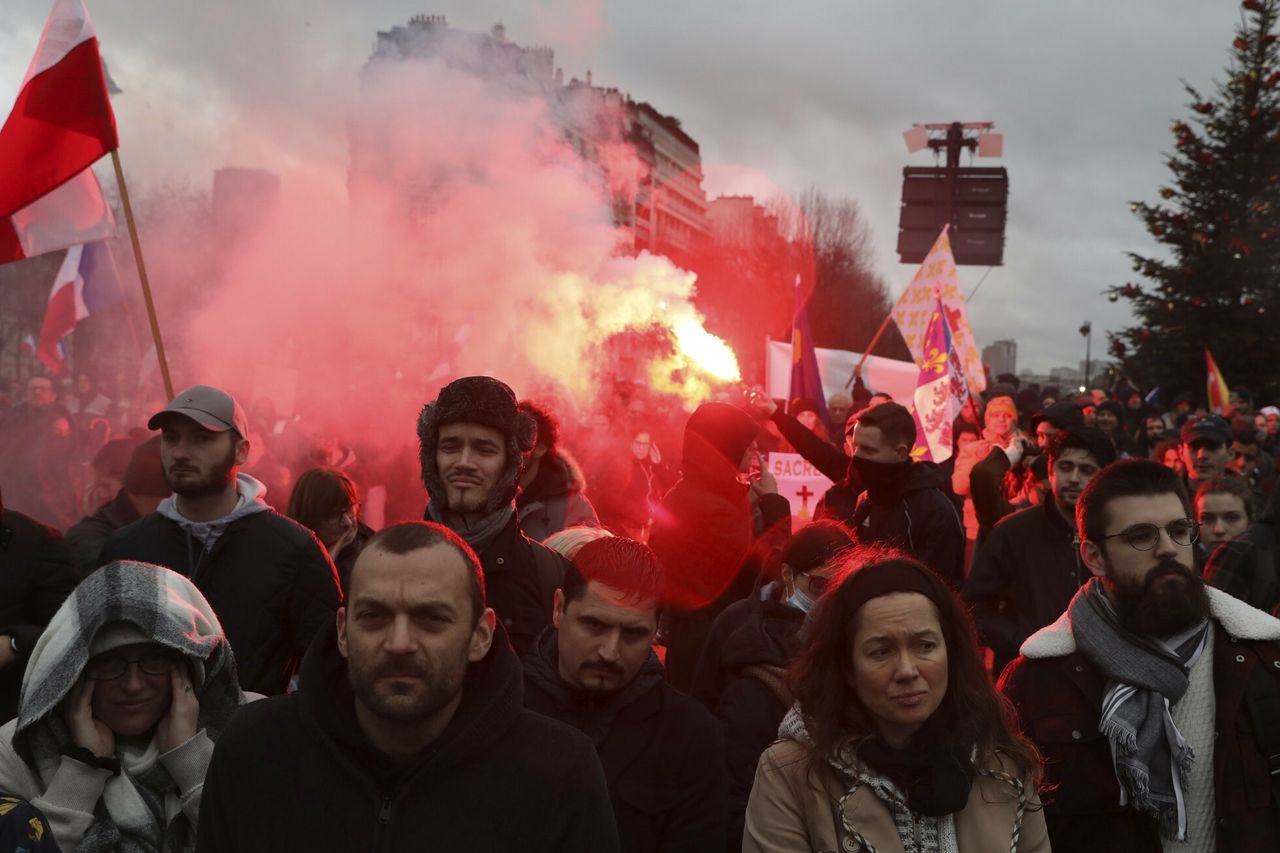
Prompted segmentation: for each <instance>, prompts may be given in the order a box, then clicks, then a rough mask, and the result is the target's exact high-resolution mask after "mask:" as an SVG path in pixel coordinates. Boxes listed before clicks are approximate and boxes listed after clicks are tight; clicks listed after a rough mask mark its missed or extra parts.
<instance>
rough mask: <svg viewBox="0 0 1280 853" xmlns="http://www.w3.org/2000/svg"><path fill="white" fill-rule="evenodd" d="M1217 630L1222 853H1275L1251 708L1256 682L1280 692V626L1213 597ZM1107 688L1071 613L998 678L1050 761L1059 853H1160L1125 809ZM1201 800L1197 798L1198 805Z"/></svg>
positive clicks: (1277, 836)
mask: <svg viewBox="0 0 1280 853" xmlns="http://www.w3.org/2000/svg"><path fill="white" fill-rule="evenodd" d="M1209 611H1210V618H1211V620H1212V623H1213V631H1214V640H1213V689H1214V697H1215V709H1214V714H1215V729H1216V730H1215V736H1214V749H1213V780H1214V800H1215V808H1216V811H1217V814H1216V825H1217V850H1218V851H1219V853H1263V851H1267V853H1275V851H1276V850H1278V849H1280V829H1278V827H1280V823H1278V822H1277V821H1278V819H1280V814H1278V813H1277V809H1276V807H1275V805H1274V803H1273V801H1272V797H1271V779H1270V775H1269V768H1268V766H1267V757H1266V756H1265V755H1263V754H1262V752H1261V751H1260V749H1259V744H1258V743H1257V741H1256V740H1255V738H1254V731H1255V728H1256V722H1255V721H1254V720H1253V719H1252V718H1251V715H1250V713H1249V711H1248V710H1247V706H1246V704H1245V687H1246V684H1248V683H1249V681H1250V679H1251V678H1254V677H1256V678H1261V679H1266V680H1269V681H1272V682H1274V683H1280V622H1277V620H1275V619H1273V618H1271V617H1269V616H1267V615H1266V614H1264V613H1262V612H1260V611H1258V610H1255V609H1254V608H1251V607H1248V606H1247V605H1244V604H1242V603H1240V602H1238V601H1236V600H1235V599H1233V598H1231V597H1230V596H1227V595H1225V594H1223V593H1220V592H1218V591H1217V590H1213V589H1210V590H1209ZM1106 689H1107V682H1106V678H1105V677H1104V676H1103V674H1102V673H1101V671H1100V670H1099V669H1098V668H1097V667H1096V666H1095V665H1094V664H1093V663H1092V662H1091V661H1090V660H1089V659H1088V658H1087V657H1085V655H1084V654H1083V653H1082V652H1080V651H1079V650H1078V649H1077V648H1076V643H1075V637H1074V636H1073V635H1072V633H1071V627H1070V620H1069V619H1068V618H1067V615H1066V614H1065V613H1064V614H1063V615H1062V617H1061V618H1060V619H1059V620H1058V621H1057V622H1055V623H1054V624H1052V625H1050V626H1048V627H1046V628H1043V629H1042V630H1040V631H1039V632H1037V633H1036V634H1034V635H1032V637H1031V639H1029V640H1027V642H1026V643H1024V644H1023V646H1022V656H1021V657H1019V658H1018V659H1017V660H1015V661H1014V662H1013V663H1011V664H1010V665H1009V667H1008V669H1006V670H1005V672H1004V674H1003V675H1002V676H1001V678H1000V690H1001V692H1003V693H1004V694H1005V696H1007V697H1008V698H1009V699H1010V700H1011V701H1012V702H1013V705H1014V708H1015V709H1016V710H1017V713H1018V717H1019V718H1020V720H1021V723H1022V729H1023V731H1024V732H1025V733H1026V734H1027V736H1028V737H1030V738H1031V739H1032V740H1033V741H1035V744H1036V746H1037V747H1039V749H1040V752H1041V753H1042V754H1043V755H1044V758H1045V782H1046V784H1047V785H1056V786H1057V790H1054V791H1050V792H1049V793H1047V794H1046V795H1045V799H1046V803H1045V817H1046V819H1047V821H1048V825H1049V838H1050V840H1051V841H1052V842H1053V846H1054V847H1055V848H1056V849H1058V850H1089V851H1096V853H1108V851H1116V853H1161V850H1162V843H1161V839H1160V833H1159V829H1158V827H1157V825H1156V821H1155V819H1154V818H1152V817H1150V816H1148V815H1145V814H1142V813H1140V812H1137V811H1135V810H1133V809H1132V808H1129V807H1123V806H1121V805H1120V784H1119V782H1117V781H1116V773H1115V767H1114V764H1113V761H1112V757H1111V746H1110V742H1109V741H1108V740H1107V738H1106V737H1104V736H1103V735H1102V734H1101V733H1100V732H1099V730H1098V723H1099V720H1100V717H1101V710H1102V700H1103V696H1104V694H1105V693H1106ZM1194 793H1195V792H1194V791H1193V792H1192V794H1193V795H1194Z"/></svg>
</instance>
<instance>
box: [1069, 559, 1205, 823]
mask: <svg viewBox="0 0 1280 853" xmlns="http://www.w3.org/2000/svg"><path fill="white" fill-rule="evenodd" d="M1067 613H1068V615H1069V617H1070V620H1071V632H1072V634H1074V635H1075V639H1076V645H1077V646H1078V647H1079V649H1080V651H1081V652H1082V653H1083V654H1084V655H1085V657H1087V658H1088V659H1089V660H1090V661H1092V662H1093V664H1094V665H1095V666H1097V667H1098V668H1099V669H1100V670H1102V673H1103V675H1105V676H1106V678H1107V691H1106V694H1105V695H1104V696H1103V699H1102V715H1101V716H1102V718H1101V721H1100V722H1099V723H1098V730H1099V731H1100V732H1102V734H1103V735H1105V736H1106V737H1107V739H1108V740H1109V741H1110V742H1111V756H1112V759H1113V761H1114V762H1115V771H1116V778H1117V779H1118V780H1119V782H1120V805H1122V806H1123V805H1127V804H1129V803H1132V804H1133V806H1134V808H1136V809H1138V810H1139V811H1141V812H1144V813H1145V814H1149V815H1151V816H1152V817H1154V818H1156V820H1157V821H1159V823H1160V830H1161V832H1162V834H1164V835H1165V837H1167V838H1176V839H1177V840H1179V841H1184V840H1186V837H1187V807H1186V799H1185V798H1186V787H1187V778H1188V777H1189V775H1190V773H1191V763H1192V762H1193V761H1194V760H1195V754H1194V751H1193V750H1192V749H1191V745H1190V744H1188V743H1187V741H1186V739H1185V738H1184V737H1183V736H1182V733H1181V732H1179V731H1178V728H1177V726H1175V725H1174V724H1173V716H1172V714H1171V713H1170V711H1169V709H1170V706H1171V705H1173V704H1175V703H1176V702H1177V701H1178V700H1179V699H1181V698H1182V695H1183V694H1184V693H1186V692H1187V686H1188V684H1189V683H1190V673H1191V667H1192V666H1193V665H1194V664H1195V662H1196V659H1197V658H1198V657H1199V656H1200V653H1201V652H1202V651H1203V650H1204V643H1205V637H1207V636H1208V631H1209V622H1208V620H1205V621H1204V622H1202V623H1200V624H1199V625H1196V626H1195V627H1194V628H1191V629H1190V630H1188V631H1186V632H1184V633H1182V634H1179V635H1178V636H1176V637H1171V638H1168V639H1164V640H1162V639H1160V638H1158V637H1144V636H1139V635H1136V634H1133V633H1130V632H1129V631H1126V630H1125V629H1124V628H1123V627H1121V625H1120V619H1119V617H1118V616H1117V615H1116V609H1115V605H1114V604H1113V603H1112V601H1111V598H1110V596H1108V595H1107V593H1106V590H1105V588H1104V587H1103V585H1102V581H1101V580H1100V579H1098V578H1093V579H1091V580H1090V581H1089V582H1088V583H1087V584H1085V585H1084V586H1083V587H1081V589H1080V591H1079V592H1077V593H1076V595H1075V597H1074V598H1073V599H1072V600H1071V604H1070V605H1069V606H1068V608H1067Z"/></svg>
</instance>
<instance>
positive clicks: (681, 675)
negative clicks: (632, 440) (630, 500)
mask: <svg viewBox="0 0 1280 853" xmlns="http://www.w3.org/2000/svg"><path fill="white" fill-rule="evenodd" d="M759 431H760V425H759V424H758V423H757V422H756V421H755V420H753V419H752V418H751V416H750V415H748V414H747V413H746V412H743V411H740V410H738V409H734V408H733V407H732V406H728V405H726V404H723V403H705V404H703V405H702V406H701V407H699V408H698V410H697V411H696V412H694V414H693V416H692V417H690V419H689V423H688V425H687V426H686V427H685V436H684V453H683V461H684V470H683V474H682V476H681V478H680V481H679V482H678V483H676V484H675V485H674V486H672V487H671V491H670V492H668V493H667V495H666V497H664V498H663V499H662V511H661V512H660V513H658V517H657V518H656V519H655V521H654V525H653V535H652V537H651V538H650V540H649V544H650V546H651V547H652V548H653V550H654V553H655V554H657V555H658V559H659V560H661V561H662V565H663V567H664V568H665V569H666V571H667V584H668V590H669V594H670V597H671V599H672V605H671V607H670V608H669V609H668V610H667V612H666V614H664V616H663V634H664V638H665V640H666V643H667V659H666V666H667V680H668V681H670V682H671V684H672V685H674V686H675V687H676V688H678V689H680V690H687V689H689V685H690V684H691V683H692V681H693V671H694V669H695V668H696V667H697V665H698V657H699V656H700V655H701V654H702V646H703V643H704V641H705V640H706V636H707V631H708V630H710V628H711V623H712V622H713V621H715V618H716V616H718V615H719V614H720V611H722V610H724V609H725V608H726V607H728V606H729V605H730V604H732V603H733V602H735V601H737V600H739V599H741V598H743V597H745V596H746V595H748V594H749V593H750V591H751V590H752V589H753V588H754V587H755V581H756V568H757V566H758V565H759V563H758V561H756V560H750V559H748V558H749V557H751V556H752V554H751V550H752V545H753V541H754V540H755V539H756V537H757V534H761V535H763V534H764V533H766V532H768V533H770V534H772V533H774V532H775V531H781V532H782V533H783V534H784V535H785V534H787V533H789V532H790V524H791V505H790V504H789V503H788V502H787V499H786V498H784V497H782V496H781V495H765V496H763V497H762V498H761V499H760V504H759V507H758V508H759V511H760V515H761V519H760V525H759V527H758V528H757V527H756V526H754V525H753V518H752V509H751V503H750V499H749V497H748V490H747V487H746V486H743V485H742V484H741V483H739V482H738V480H737V476H738V464H739V462H740V461H741V460H742V458H743V455H744V454H745V453H746V451H747V450H748V449H749V448H750V447H751V443H752V442H753V441H754V440H755V437H756V434H757V433H759Z"/></svg>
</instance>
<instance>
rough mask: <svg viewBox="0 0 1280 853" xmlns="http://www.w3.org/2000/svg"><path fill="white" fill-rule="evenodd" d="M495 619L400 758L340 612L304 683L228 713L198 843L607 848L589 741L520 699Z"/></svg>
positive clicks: (475, 852)
mask: <svg viewBox="0 0 1280 853" xmlns="http://www.w3.org/2000/svg"><path fill="white" fill-rule="evenodd" d="M522 700H523V686H522V684H521V672H520V664H519V661H518V660H517V659H516V657H515V654H514V653H513V652H512V651H511V647H510V646H509V645H508V643H507V639H506V635H505V633H504V632H503V631H502V629H501V628H499V629H498V630H497V631H496V632H495V635H494V638H493V644H492V646H491V648H490V650H489V653H488V654H487V655H486V656H485V657H484V658H483V659H482V660H481V661H480V662H479V663H475V664H471V665H470V667H469V670H468V673H467V676H466V682H465V686H464V689H463V695H462V701H461V703H460V704H459V705H458V708H457V711H456V712H455V713H454V716H453V718H452V719H451V720H450V722H449V724H448V726H446V727H445V730H444V731H443V732H442V733H441V734H440V736H439V737H438V738H436V740H435V741H433V742H432V743H431V744H430V745H429V746H427V747H426V748H425V749H423V750H422V751H421V752H419V753H418V754H417V755H415V756H414V757H412V758H410V759H408V760H407V761H405V762H403V763H397V762H394V761H392V760H391V759H390V758H388V757H386V756H385V755H383V754H382V753H381V752H379V751H378V750H377V749H375V748H374V747H373V745H372V744H371V743H370V742H369V741H368V739H367V738H366V737H365V736H364V734H363V732H362V731H361V729H360V725H359V723H358V722H357V721H356V715H355V696H354V694H353V693H352V691H351V686H350V683H349V682H348V674H347V666H346V660H345V658H343V657H342V655H341V654H340V653H339V651H338V647H337V631H336V630H335V628H334V627H333V625H332V624H330V625H329V627H327V628H326V629H325V630H324V632H323V633H322V634H321V635H320V636H319V637H317V638H316V643H315V645H314V646H313V647H312V648H311V650H310V651H309V652H308V653H307V657H306V659H305V660H304V661H303V665H302V677H301V686H300V688H299V690H298V691H297V692H296V693H290V694H289V695H287V696H277V697H274V698H271V699H265V700H262V701H260V702H255V703H254V704H252V705H249V706H247V707H245V708H243V709H242V710H241V711H240V713H239V714H237V715H236V717H235V718H234V719H233V720H232V721H231V725H229V726H228V727H227V729H226V731H225V732H223V734H222V738H221V739H220V740H219V741H218V747H217V749H216V750H215V751H214V755H213V762H212V763H211V764H210V766H209V772H208V775H207V776H206V778H205V787H204V802H203V804H202V806H201V813H200V827H199V845H198V848H197V849H198V850H199V851H200V853H224V851H225V853H233V851H234V853H251V851H263V853H276V851H282V850H306V851H310V853H324V851H335V853H337V851H342V853H349V851H354V850H360V851H371V853H378V851H396V853H399V851H411V850H441V851H444V850H449V851H453V850H457V851H468V853H508V851H515V850H519V851H522V853H610V851H617V850H618V849H619V848H618V838H617V831H616V829H615V828H614V823H613V815H612V811H611V809H610V806H609V794H608V790H607V789H606V787H605V780H604V774H603V772H602V771H601V769H600V761H599V759H597V758H596V753H595V750H594V749H593V748H592V746H591V743H590V741H588V740H587V738H586V737H584V736H583V735H582V734H581V733H580V732H577V731H574V730H573V729H572V728H571V727H569V726H566V725H564V724H563V723H559V722H556V721H554V720H549V719H547V718H546V717H543V716H541V715H539V714H535V713H533V712H532V711H526V710H524V709H523V707H522Z"/></svg>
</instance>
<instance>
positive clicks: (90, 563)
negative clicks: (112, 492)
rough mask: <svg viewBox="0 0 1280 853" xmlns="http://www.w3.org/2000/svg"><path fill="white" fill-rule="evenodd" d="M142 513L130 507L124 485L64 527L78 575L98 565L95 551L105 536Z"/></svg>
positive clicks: (103, 542) (105, 538)
mask: <svg viewBox="0 0 1280 853" xmlns="http://www.w3.org/2000/svg"><path fill="white" fill-rule="evenodd" d="M139 518H142V516H140V515H138V511H137V510H136V509H134V508H133V503H132V502H131V501H130V500H129V496H128V495H127V494H125V491H124V489H121V490H120V491H118V492H116V496H115V497H114V498H112V499H111V500H109V501H107V502H106V503H104V504H103V505H102V506H100V507H98V509H97V510H96V511H95V512H94V513H93V515H86V516H85V517H84V518H82V519H80V520H79V521H77V522H76V523H75V525H74V526H73V527H72V528H71V529H70V530H68V531H67V536H66V541H67V547H68V548H70V549H71V557H72V559H74V560H75V563H76V568H77V569H78V570H79V571H80V574H81V575H87V574H89V572H92V571H93V570H94V569H96V568H97V567H98V555H99V554H101V553H102V546H103V545H104V544H106V541H107V539H108V537H110V536H111V534H112V533H115V532H116V531H117V530H119V529H120V528H122V527H125V526H127V525H130V524H133V523H134V522H135V521H137V520H138V519H139Z"/></svg>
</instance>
